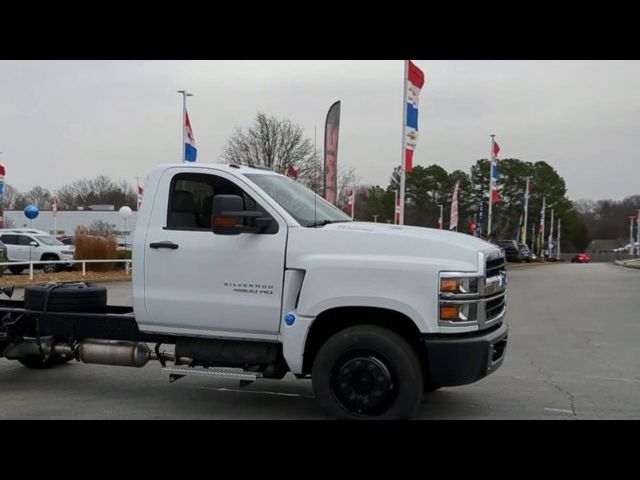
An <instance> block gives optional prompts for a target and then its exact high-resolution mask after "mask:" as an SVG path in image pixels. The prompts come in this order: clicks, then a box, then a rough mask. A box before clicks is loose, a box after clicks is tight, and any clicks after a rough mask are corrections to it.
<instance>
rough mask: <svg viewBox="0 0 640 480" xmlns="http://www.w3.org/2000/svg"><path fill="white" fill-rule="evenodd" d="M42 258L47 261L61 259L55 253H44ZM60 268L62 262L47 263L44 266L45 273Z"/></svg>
mask: <svg viewBox="0 0 640 480" xmlns="http://www.w3.org/2000/svg"><path fill="white" fill-rule="evenodd" d="M40 260H41V261H43V262H46V261H47V260H60V259H59V258H58V257H56V256H54V255H50V254H46V255H43V257H42V258H41V259H40ZM58 270H60V264H58V263H45V264H44V265H43V266H42V271H43V272H44V273H56V272H57V271H58Z"/></svg>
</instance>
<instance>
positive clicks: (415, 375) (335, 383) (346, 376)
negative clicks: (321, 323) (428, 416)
mask: <svg viewBox="0 0 640 480" xmlns="http://www.w3.org/2000/svg"><path fill="white" fill-rule="evenodd" d="M376 375H379V376H378V377H377V378H372V377H373V376H376ZM311 377H312V384H313V391H314V393H315V396H316V399H317V400H318V402H319V404H320V406H321V408H322V409H323V410H324V411H325V412H326V413H327V414H328V415H330V416H333V417H337V418H341V419H353V420H357V419H384V420H401V419H407V418H409V417H411V416H412V415H413V413H414V412H415V410H416V409H417V408H418V406H419V404H420V401H421V400H422V394H423V375H422V368H421V367H420V362H419V361H418V357H417V355H416V353H415V351H414V350H413V348H412V347H411V346H410V345H409V343H408V342H407V341H406V340H405V339H404V338H402V337H401V336H399V335H398V334H396V333H395V332H393V331H391V330H388V329H386V328H382V327H378V326H375V325H360V326H356V327H350V328H347V329H345V330H342V331H340V332H338V333H336V334H335V335H333V336H332V337H331V338H329V340H327V341H326V342H325V343H324V345H322V347H321V348H320V350H319V351H318V354H317V356H316V358H315V360H314V362H313V368H312V373H311ZM377 392H380V393H377Z"/></svg>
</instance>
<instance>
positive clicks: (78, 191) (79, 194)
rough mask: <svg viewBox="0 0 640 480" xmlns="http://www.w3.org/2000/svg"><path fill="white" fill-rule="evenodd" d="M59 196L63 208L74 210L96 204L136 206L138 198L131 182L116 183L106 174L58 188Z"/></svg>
mask: <svg viewBox="0 0 640 480" xmlns="http://www.w3.org/2000/svg"><path fill="white" fill-rule="evenodd" d="M57 196H58V200H59V202H60V205H61V206H62V208H66V209H72V210H75V209H76V208H78V207H87V206H89V205H96V204H107V205H114V206H115V207H116V208H120V207H122V206H124V205H127V206H129V207H131V208H134V207H135V205H136V198H137V197H136V194H135V191H134V190H133V187H132V186H131V185H130V184H128V183H127V182H125V181H121V182H120V183H115V182H114V181H113V180H111V179H110V178H109V177H106V176H104V175H100V176H98V177H95V178H93V179H80V180H76V181H75V182H72V183H70V184H68V185H65V186H63V187H62V188H61V189H60V190H58V193H57Z"/></svg>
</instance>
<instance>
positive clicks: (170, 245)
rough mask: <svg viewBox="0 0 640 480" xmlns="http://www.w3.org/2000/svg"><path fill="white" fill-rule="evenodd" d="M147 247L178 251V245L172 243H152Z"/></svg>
mask: <svg viewBox="0 0 640 480" xmlns="http://www.w3.org/2000/svg"><path fill="white" fill-rule="evenodd" d="M149 246H150V247H151V248H169V249H171V250H177V249H178V244H177V243H173V242H153V243H150V244H149Z"/></svg>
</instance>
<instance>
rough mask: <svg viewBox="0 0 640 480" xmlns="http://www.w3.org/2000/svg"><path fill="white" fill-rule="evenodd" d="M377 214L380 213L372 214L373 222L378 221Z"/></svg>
mask: <svg viewBox="0 0 640 480" xmlns="http://www.w3.org/2000/svg"><path fill="white" fill-rule="evenodd" d="M379 216H380V215H374V216H373V221H374V222H375V223H378V217H379Z"/></svg>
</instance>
